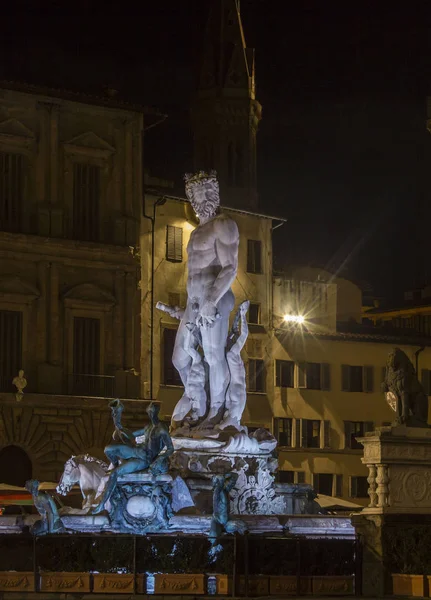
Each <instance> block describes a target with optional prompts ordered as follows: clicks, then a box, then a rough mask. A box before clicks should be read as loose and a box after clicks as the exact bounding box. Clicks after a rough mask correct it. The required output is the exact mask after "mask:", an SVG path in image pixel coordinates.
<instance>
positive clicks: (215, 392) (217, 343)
mask: <svg viewBox="0 0 431 600" xmlns="http://www.w3.org/2000/svg"><path fill="white" fill-rule="evenodd" d="M233 305H234V296H233V294H232V292H228V293H227V294H225V295H224V296H223V298H222V299H221V300H220V302H219V304H218V307H217V308H218V311H219V314H220V318H219V319H217V320H216V321H215V323H214V326H213V327H211V328H209V329H204V328H202V329H201V333H202V346H203V350H204V355H205V360H206V361H207V363H208V366H209V379H210V398H211V402H210V411H209V414H208V417H207V419H206V420H207V421H210V422H212V423H217V422H218V421H219V420H220V419H221V417H222V416H223V412H224V405H225V400H226V390H227V387H228V385H229V379H230V375H229V368H228V364H227V361H226V341H227V336H228V332H229V315H230V313H231V311H232V308H233Z"/></svg>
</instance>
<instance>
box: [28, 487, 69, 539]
mask: <svg viewBox="0 0 431 600" xmlns="http://www.w3.org/2000/svg"><path fill="white" fill-rule="evenodd" d="M25 489H26V490H27V491H28V492H30V493H31V495H32V496H33V503H34V506H35V507H36V509H37V512H38V513H39V514H40V516H41V517H42V519H39V520H38V521H36V522H35V523H34V525H33V527H32V529H31V532H32V533H33V535H46V534H47V533H62V532H64V531H65V529H64V525H63V522H62V520H61V519H60V517H59V514H58V510H57V507H56V505H55V502H54V500H53V498H52V497H51V496H50V495H49V494H48V492H41V491H39V482H38V481H37V480H36V479H29V480H28V481H26V482H25Z"/></svg>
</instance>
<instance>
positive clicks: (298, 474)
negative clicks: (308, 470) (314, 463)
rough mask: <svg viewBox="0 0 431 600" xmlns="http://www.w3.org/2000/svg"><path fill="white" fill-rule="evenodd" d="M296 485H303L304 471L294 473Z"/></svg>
mask: <svg viewBox="0 0 431 600" xmlns="http://www.w3.org/2000/svg"><path fill="white" fill-rule="evenodd" d="M296 483H305V471H297V472H296Z"/></svg>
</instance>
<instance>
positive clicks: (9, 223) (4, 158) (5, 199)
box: [0, 152, 24, 232]
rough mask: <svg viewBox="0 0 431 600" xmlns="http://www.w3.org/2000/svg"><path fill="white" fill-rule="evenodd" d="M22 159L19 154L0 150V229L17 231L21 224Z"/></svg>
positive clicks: (22, 193)
mask: <svg viewBox="0 0 431 600" xmlns="http://www.w3.org/2000/svg"><path fill="white" fill-rule="evenodd" d="M23 166H24V161H23V157H22V156H21V155H20V154H7V153H6V152H0V230H2V231H12V232H18V231H20V230H21V226H22V210H23V195H24V168H23Z"/></svg>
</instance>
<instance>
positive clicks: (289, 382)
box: [275, 360, 295, 388]
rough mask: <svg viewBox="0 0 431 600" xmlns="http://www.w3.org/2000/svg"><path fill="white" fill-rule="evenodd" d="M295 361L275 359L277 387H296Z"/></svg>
mask: <svg viewBox="0 0 431 600" xmlns="http://www.w3.org/2000/svg"><path fill="white" fill-rule="evenodd" d="M294 374H295V363H294V362H293V361H292V360H276V361H275V385H276V386H277V387H284V388H293V387H294Z"/></svg>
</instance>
